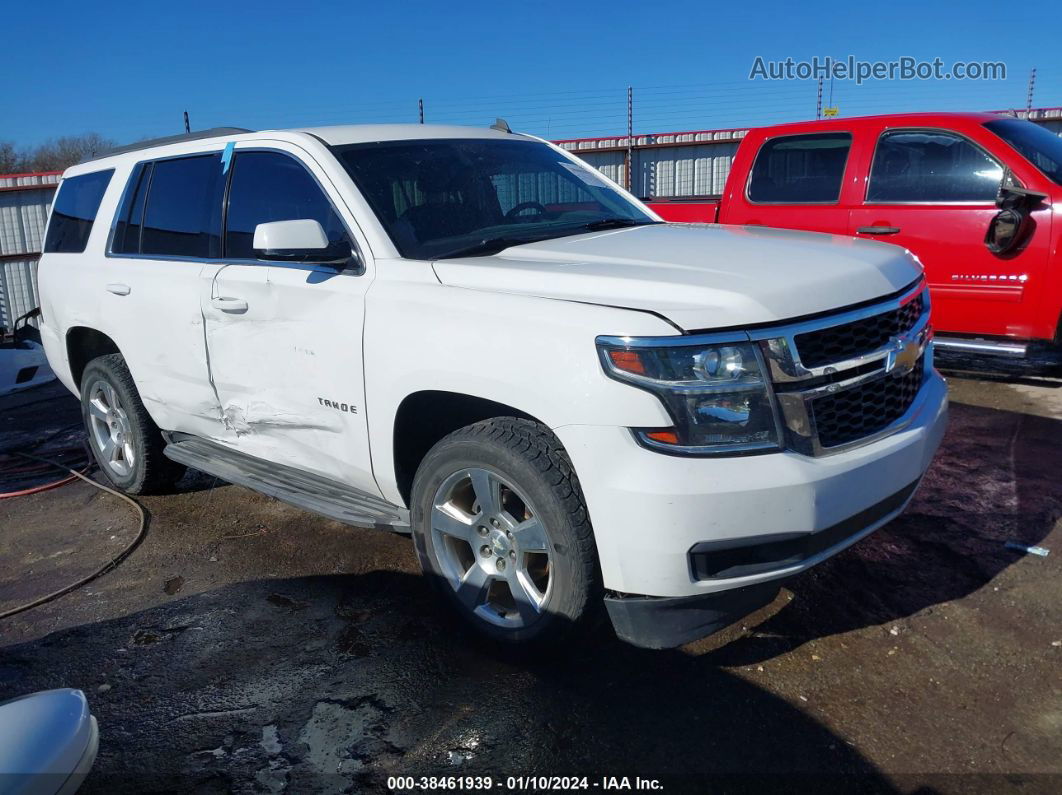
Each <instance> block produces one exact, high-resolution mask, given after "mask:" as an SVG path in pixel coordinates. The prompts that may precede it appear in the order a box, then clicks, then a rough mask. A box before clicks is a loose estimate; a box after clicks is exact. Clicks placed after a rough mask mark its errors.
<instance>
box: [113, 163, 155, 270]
mask: <svg viewBox="0 0 1062 795" xmlns="http://www.w3.org/2000/svg"><path fill="white" fill-rule="evenodd" d="M151 167H152V164H151V163H140V164H138V165H137V166H136V168H134V169H133V172H132V174H130V175H129V184H128V185H127V186H126V189H125V196H124V197H123V198H122V206H121V207H120V208H119V209H118V222H117V223H116V224H115V225H114V239H113V240H111V251H112V252H114V253H115V254H138V253H140V228H141V224H142V222H143V220H144V199H145V198H146V197H147V189H148V184H149V183H150V181H151Z"/></svg>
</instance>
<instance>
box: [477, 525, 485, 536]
mask: <svg viewBox="0 0 1062 795" xmlns="http://www.w3.org/2000/svg"><path fill="white" fill-rule="evenodd" d="M477 532H478V533H479V534H480V535H481V536H485V535H486V534H487V528H485V527H484V526H483V525H480V526H479V527H478V528H477Z"/></svg>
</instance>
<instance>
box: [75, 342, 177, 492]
mask: <svg viewBox="0 0 1062 795" xmlns="http://www.w3.org/2000/svg"><path fill="white" fill-rule="evenodd" d="M81 418H82V420H83V421H84V423H85V430H86V432H87V433H88V440H89V447H90V448H91V449H92V454H93V456H94V457H95V459H96V463H97V464H98V465H99V468H100V471H101V472H102V473H103V474H104V476H106V478H107V480H109V481H110V482H111V483H113V484H114V485H115V487H116V488H118V489H119V490H120V491H124V492H125V493H126V494H153V493H159V492H165V491H168V490H171V489H172V488H173V485H174V484H175V483H176V482H177V481H178V480H179V479H180V477H181V475H182V474H184V469H185V468H184V467H182V466H180V465H179V464H176V463H174V462H173V461H170V460H169V459H168V458H166V456H164V455H163V453H162V450H163V448H164V447H165V446H166V443H165V441H164V440H163V438H162V433H161V432H160V431H159V429H158V426H156V425H155V423H154V422H153V421H152V420H151V417H150V416H148V413H147V410H146V409H145V408H144V404H143V402H142V401H141V400H140V393H139V392H137V389H136V385H135V384H134V383H133V377H132V375H130V374H129V368H128V367H126V365H125V359H124V358H123V357H122V355H121V354H120V353H112V354H109V355H107V356H100V357H99V358H96V359H93V360H92V361H91V362H89V363H88V364H87V365H86V366H85V371H84V373H83V374H82V376H81Z"/></svg>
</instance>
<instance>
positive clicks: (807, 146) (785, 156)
mask: <svg viewBox="0 0 1062 795" xmlns="http://www.w3.org/2000/svg"><path fill="white" fill-rule="evenodd" d="M851 147H852V136H851V135H849V134H848V133H823V134H818V135H786V136H782V137H780V138H772V139H770V140H769V141H766V142H765V143H764V144H763V146H762V147H761V148H760V151H759V153H758V154H757V155H756V162H755V163H754V164H753V166H752V174H751V176H750V178H749V185H748V198H749V201H751V202H755V203H757V204H783V203H785V204H790V203H797V204H809V203H815V204H818V203H829V202H836V201H837V199H838V198H839V197H840V195H841V181H842V180H843V179H844V166H845V163H846V162H847V160H848V151H849V149H851Z"/></svg>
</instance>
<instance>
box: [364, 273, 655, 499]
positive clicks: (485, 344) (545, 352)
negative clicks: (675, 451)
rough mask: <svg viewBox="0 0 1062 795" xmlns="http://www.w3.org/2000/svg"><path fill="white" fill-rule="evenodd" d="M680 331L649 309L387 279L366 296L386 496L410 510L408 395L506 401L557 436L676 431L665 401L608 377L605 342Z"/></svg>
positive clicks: (369, 380)
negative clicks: (401, 482) (405, 488)
mask: <svg viewBox="0 0 1062 795" xmlns="http://www.w3.org/2000/svg"><path fill="white" fill-rule="evenodd" d="M396 270H401V269H400V268H399V269H396ZM384 271H385V269H383V268H381V274H382V273H383V272H384ZM390 275H391V276H392V277H394V276H397V275H398V274H396V273H395V271H392V273H391V274H390ZM417 276H418V277H419V276H420V274H417ZM674 333H676V332H675V329H674V328H673V327H672V326H670V325H669V324H667V323H666V322H665V321H663V320H662V319H660V318H658V317H655V316H653V315H650V314H648V313H644V312H637V311H632V310H627V309H618V308H615V307H604V306H596V305H593V304H582V303H574V302H570V301H557V300H552V299H546V298H534V297H528V296H518V295H508V294H505V293H491V292H485V291H478V290H468V289H463V288H458V287H447V286H444V285H442V284H439V283H438V282H437V281H435V280H434V279H433V280H431V281H428V280H426V279H424V278H410V279H408V280H406V279H401V278H378V279H377V281H376V282H375V283H374V284H373V286H372V288H371V289H370V291H369V295H368V298H367V305H366V317H365V346H364V351H365V353H364V361H365V384H366V411H367V413H368V425H369V447H370V451H371V454H372V465H373V473H374V475H375V477H376V481H377V484H378V485H379V487H380V490H381V491H382V493H383V495H384V497H386V498H387V499H389V500H391V501H392V502H395V503H398V504H401V503H402V497H401V494H400V491H399V488H398V485H397V483H396V478H395V462H394V446H393V445H394V442H393V440H394V424H395V416H396V413H397V410H398V407H399V406H400V405H401V403H402V401H403V400H404V399H405V398H406V397H407V396H409V395H411V394H413V393H415V392H420V391H423V390H437V391H442V392H454V393H457V394H467V395H471V396H474V397H478V398H484V399H486V400H492V401H495V402H497V403H504V404H506V405H509V406H512V407H514V408H517V409H519V410H520V411H522V412H525V413H526V414H529V415H531V416H533V417H537V418H538V419H539V420H541V421H542V422H543V423H545V424H546V425H548V426H549V427H550V428H557V427H560V426H563V425H608V426H641V427H654V426H656V427H659V426H661V425H670V422H671V421H670V419H669V418H668V415H667V413H666V411H665V410H664V407H663V405H662V404H661V403H660V401H659V400H657V399H656V398H655V397H653V396H652V395H650V394H649V393H647V392H645V391H643V390H640V389H634V388H632V387H629V386H627V385H625V384H621V383H619V382H618V381H614V380H612V379H610V378H608V377H607V376H606V375H605V373H604V371H603V370H602V367H601V363H600V360H599V359H598V354H597V348H596V344H595V338H596V337H597V336H598V335H600V334H615V335H631V336H635V335H638V336H642V335H645V336H660V335H668V334H674Z"/></svg>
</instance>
